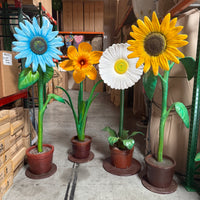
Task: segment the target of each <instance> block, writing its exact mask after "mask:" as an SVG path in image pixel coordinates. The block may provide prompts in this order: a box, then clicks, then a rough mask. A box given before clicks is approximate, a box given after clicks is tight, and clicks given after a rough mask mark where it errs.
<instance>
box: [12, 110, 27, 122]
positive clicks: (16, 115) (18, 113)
mask: <svg viewBox="0 0 200 200" xmlns="http://www.w3.org/2000/svg"><path fill="white" fill-rule="evenodd" d="M9 115H10V122H11V123H12V122H15V121H17V120H20V119H22V118H23V117H24V108H23V107H16V108H12V109H10V110H9Z"/></svg>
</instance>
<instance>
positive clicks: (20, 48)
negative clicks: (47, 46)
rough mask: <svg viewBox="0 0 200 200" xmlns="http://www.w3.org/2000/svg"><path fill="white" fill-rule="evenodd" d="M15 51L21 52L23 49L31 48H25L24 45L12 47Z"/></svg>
mask: <svg viewBox="0 0 200 200" xmlns="http://www.w3.org/2000/svg"><path fill="white" fill-rule="evenodd" d="M12 50H13V51H16V52H20V51H23V50H27V51H28V50H29V49H25V48H24V47H13V49H12Z"/></svg>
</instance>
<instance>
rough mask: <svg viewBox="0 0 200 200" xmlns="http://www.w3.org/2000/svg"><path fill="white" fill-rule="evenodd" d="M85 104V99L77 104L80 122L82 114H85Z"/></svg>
mask: <svg viewBox="0 0 200 200" xmlns="http://www.w3.org/2000/svg"><path fill="white" fill-rule="evenodd" d="M86 105H87V101H81V102H80V105H79V116H78V119H79V122H81V120H82V119H83V116H84V114H85V108H86Z"/></svg>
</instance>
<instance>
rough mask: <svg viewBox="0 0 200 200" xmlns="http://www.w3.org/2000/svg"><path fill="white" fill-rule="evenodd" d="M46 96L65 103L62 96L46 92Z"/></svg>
mask: <svg viewBox="0 0 200 200" xmlns="http://www.w3.org/2000/svg"><path fill="white" fill-rule="evenodd" d="M48 98H50V99H52V98H54V99H55V100H56V101H59V102H61V103H65V100H64V99H63V98H62V97H60V96H58V95H56V94H48Z"/></svg>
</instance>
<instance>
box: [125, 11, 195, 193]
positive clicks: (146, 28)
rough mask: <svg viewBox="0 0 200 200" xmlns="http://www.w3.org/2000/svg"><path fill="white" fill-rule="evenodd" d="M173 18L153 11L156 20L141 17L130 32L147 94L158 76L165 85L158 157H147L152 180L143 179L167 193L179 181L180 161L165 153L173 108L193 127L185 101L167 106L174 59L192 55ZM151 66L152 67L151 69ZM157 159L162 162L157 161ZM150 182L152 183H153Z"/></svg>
mask: <svg viewBox="0 0 200 200" xmlns="http://www.w3.org/2000/svg"><path fill="white" fill-rule="evenodd" d="M170 18H171V16H170V13H169V14H167V15H166V16H165V17H164V19H163V21H162V22H161V24H160V23H159V21H158V18H157V15H156V13H155V12H153V14H152V21H151V20H150V19H149V18H148V17H147V16H145V17H144V22H143V21H142V20H140V19H138V20H137V24H138V27H137V26H135V25H132V30H133V32H131V33H130V35H131V37H133V39H134V40H129V41H128V43H129V44H130V46H129V47H128V50H130V51H133V52H132V53H131V54H129V55H128V58H135V57H139V60H138V62H137V65H136V67H138V66H139V65H141V64H144V73H145V74H144V77H143V85H144V89H145V92H146V95H147V96H148V98H149V99H150V100H152V98H153V95H154V91H155V88H156V85H157V79H158V78H159V79H160V81H161V85H162V110H161V118H160V126H159V145H158V153H157V155H155V158H154V156H153V155H148V156H146V157H145V162H146V164H147V181H148V183H147V182H146V178H143V180H142V183H143V185H144V186H145V187H147V188H148V189H149V188H150V190H152V191H154V192H158V193H159V192H160V191H161V190H160V189H159V188H165V189H162V192H163V193H171V192H174V191H175V190H176V187H177V184H176V183H175V181H174V182H173V181H172V179H173V172H174V168H175V165H176V162H175V161H174V160H173V159H172V158H170V157H168V156H166V155H165V156H163V145H164V129H165V122H166V120H167V117H168V116H169V113H170V111H171V110H172V109H175V111H176V112H177V114H178V115H179V116H180V118H181V119H182V121H183V122H184V124H185V126H186V127H187V128H189V115H188V111H187V109H186V107H185V106H184V104H183V103H181V102H175V103H173V104H172V105H171V106H170V107H169V108H168V107H167V96H168V79H169V73H170V71H171V69H172V67H173V66H174V63H179V60H180V61H181V62H182V63H183V64H185V63H186V60H187V59H188V58H184V54H183V53H182V52H180V51H179V50H178V49H177V48H178V47H183V46H185V45H187V44H188V42H187V41H185V39H186V38H187V35H186V34H179V32H180V31H181V30H182V29H183V26H177V27H176V26H175V25H176V22H177V18H174V19H172V20H171V21H170ZM177 57H178V58H177ZM185 59H186V60H185ZM184 66H185V69H186V72H187V75H188V79H190V78H191V76H190V75H191V69H189V68H190V67H189V65H184ZM151 67H152V70H151V69H150V68H151ZM159 67H161V69H162V70H163V72H162V74H163V75H161V74H160V73H159ZM154 159H156V160H157V161H158V162H156V160H155V161H154ZM149 183H150V185H151V186H152V187H149ZM172 185H173V186H172ZM170 186H172V187H171V189H169V188H170ZM152 188H153V189H152Z"/></svg>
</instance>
